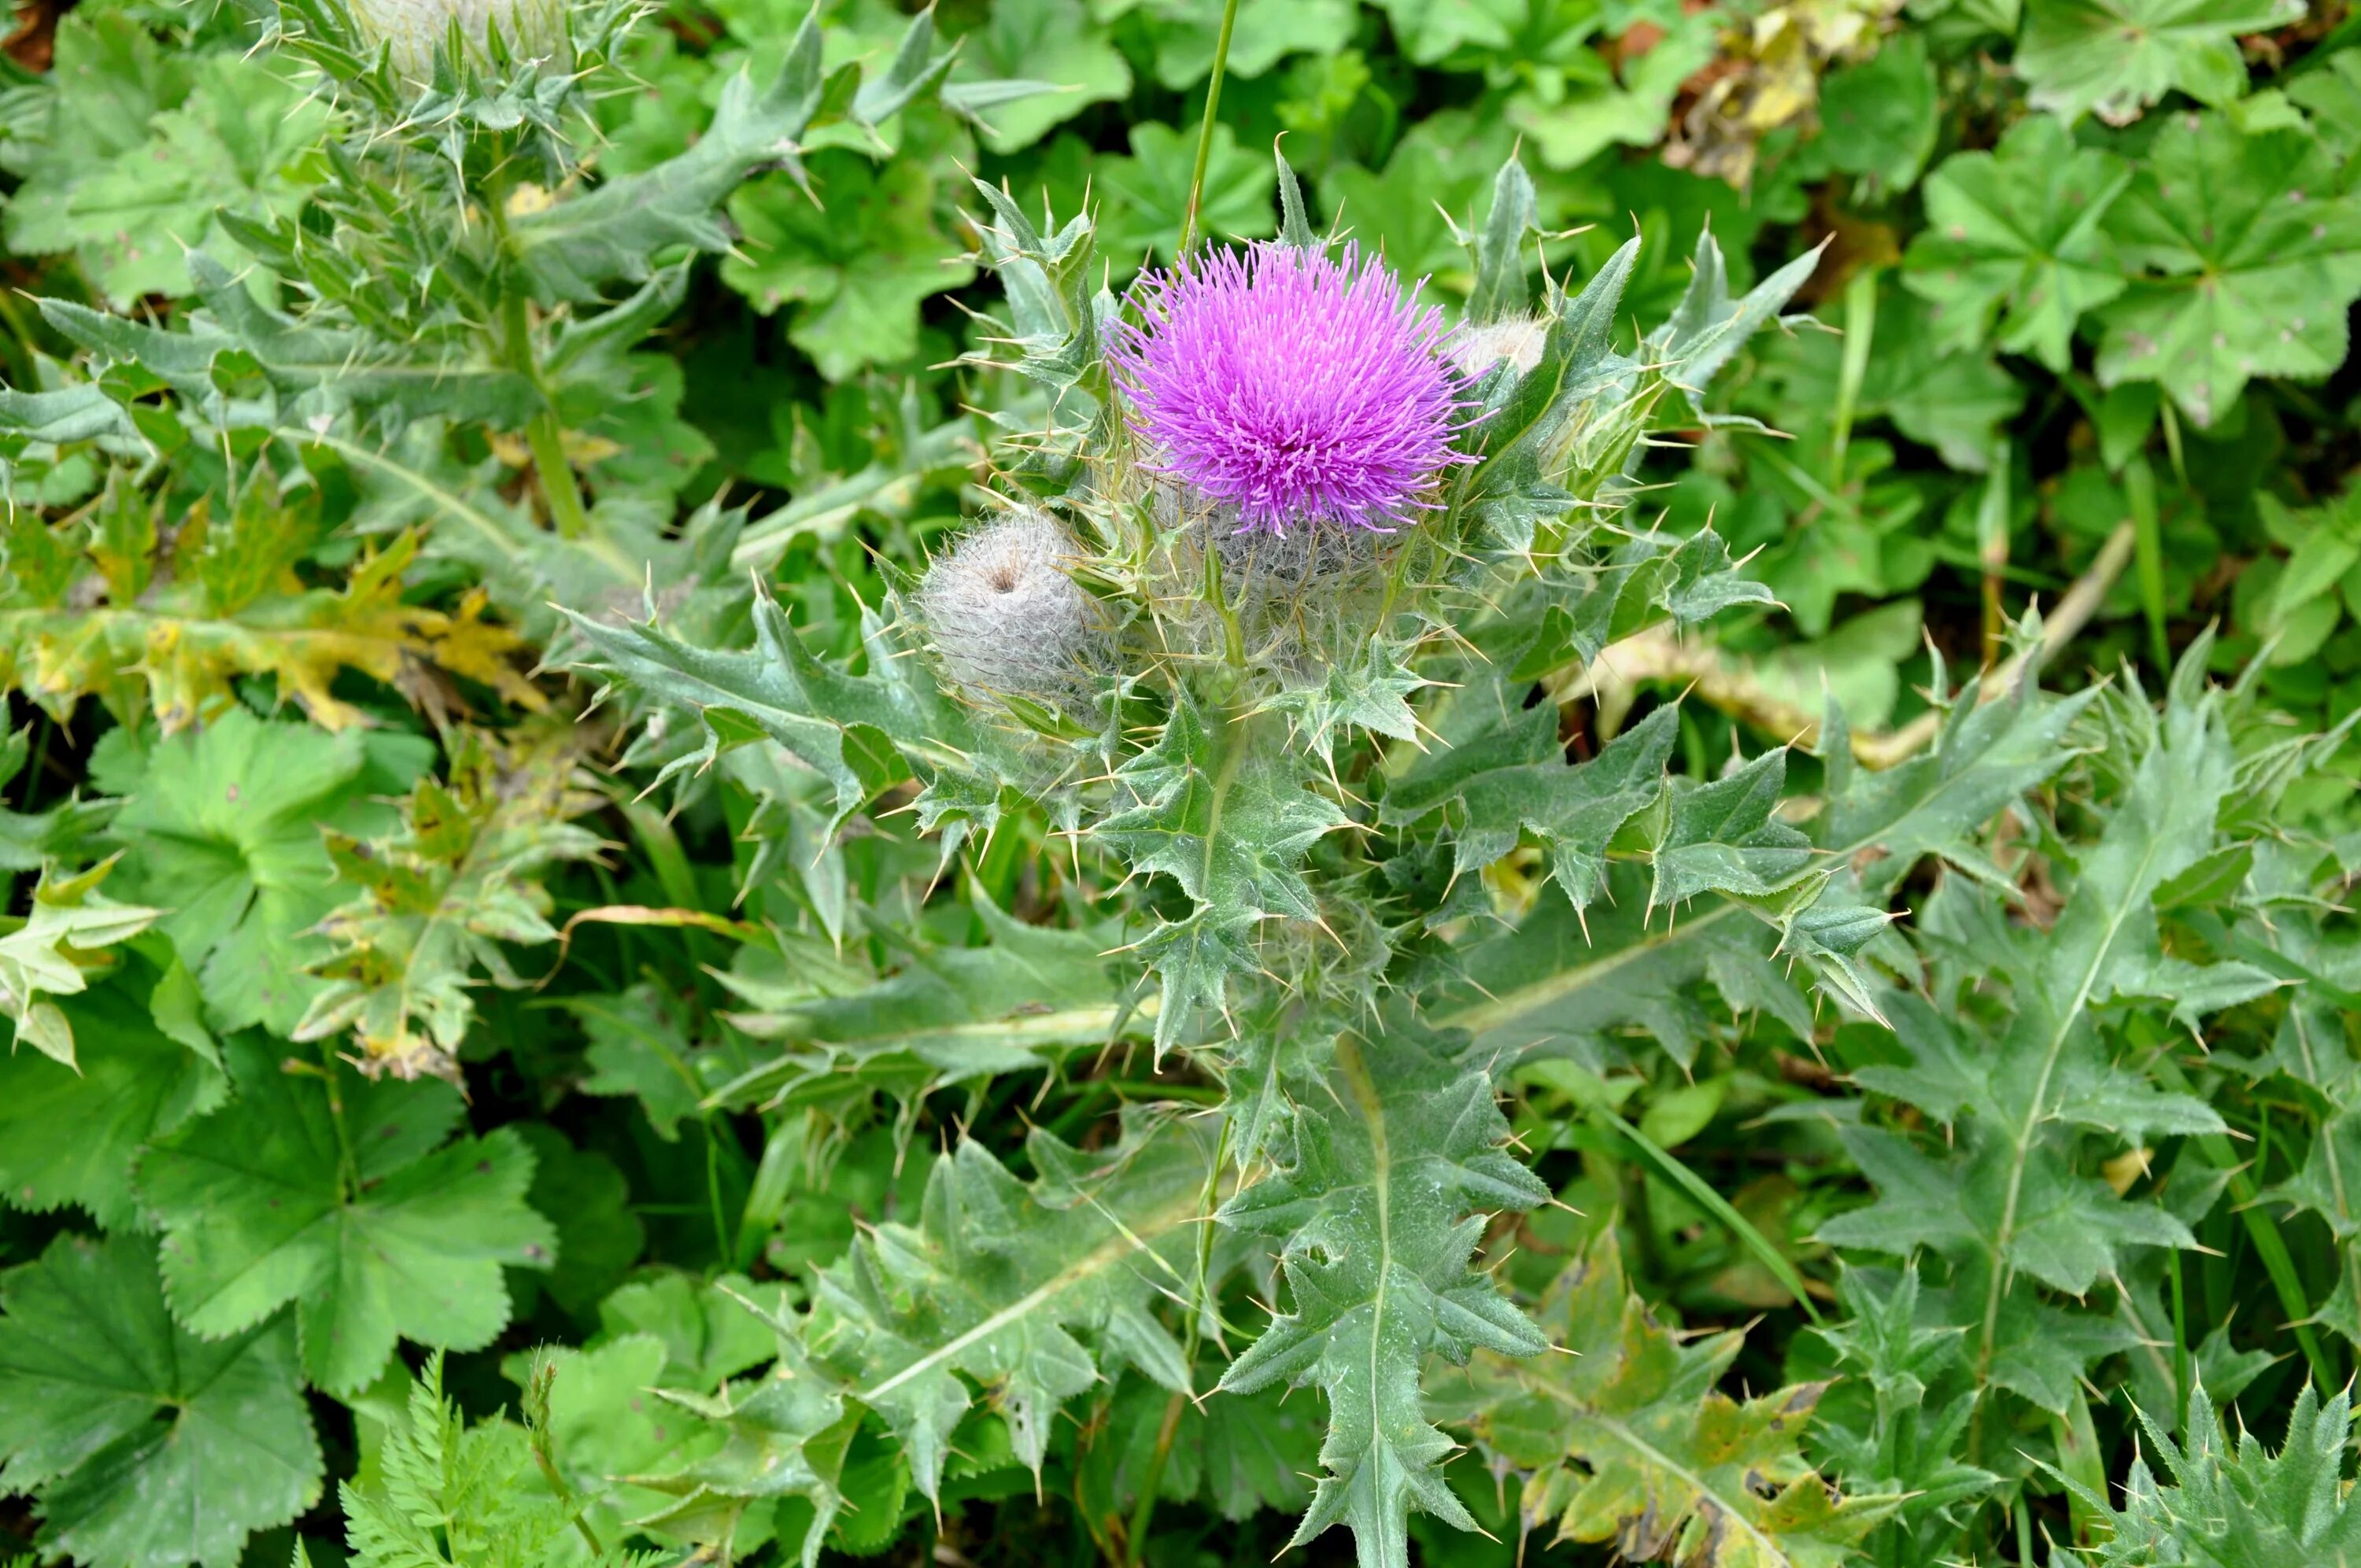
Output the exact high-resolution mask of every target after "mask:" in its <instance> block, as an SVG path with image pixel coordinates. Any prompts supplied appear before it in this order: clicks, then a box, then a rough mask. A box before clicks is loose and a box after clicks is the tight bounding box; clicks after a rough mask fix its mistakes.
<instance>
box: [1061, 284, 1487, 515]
mask: <svg viewBox="0 0 2361 1568" xmlns="http://www.w3.org/2000/svg"><path fill="white" fill-rule="evenodd" d="M1418 292H1419V291H1418V290H1417V289H1416V288H1411V289H1409V290H1405V289H1404V288H1403V287H1402V286H1401V284H1400V281H1399V280H1396V279H1395V277H1394V275H1393V273H1392V272H1391V271H1390V270H1389V269H1387V267H1386V265H1385V263H1384V262H1382V261H1380V260H1378V259H1377V258H1366V259H1365V258H1362V257H1361V256H1360V255H1359V253H1358V252H1357V251H1356V250H1354V249H1353V248H1351V247H1346V248H1345V251H1344V253H1343V255H1342V256H1341V257H1337V256H1331V255H1329V254H1328V253H1327V252H1326V251H1324V250H1313V251H1299V250H1295V249H1292V248H1290V247H1286V246H1280V245H1258V246H1256V247H1253V248H1252V249H1251V250H1248V251H1246V252H1245V253H1244V254H1241V253H1239V252H1236V251H1230V250H1217V251H1213V252H1209V253H1201V254H1199V255H1197V256H1193V257H1191V258H1187V259H1185V260H1183V261H1182V262H1181V263H1180V265H1179V266H1178V267H1176V268H1175V269H1172V270H1171V271H1170V272H1152V273H1148V274H1147V275H1145V276H1144V277H1143V278H1142V279H1141V280H1140V281H1139V283H1138V284H1137V285H1135V289H1134V294H1133V298H1134V301H1135V302H1136V303H1137V305H1138V307H1139V311H1140V314H1141V316H1142V318H1143V322H1142V323H1137V324H1136V323H1131V322H1128V321H1125V322H1118V323H1116V324H1115V328H1114V329H1113V331H1112V332H1111V333H1110V334H1109V342H1108V354H1107V357H1108V363H1109V364H1110V366H1111V367H1113V369H1114V372H1115V380H1116V382H1117V384H1118V385H1119V386H1120V387H1121V389H1122V390H1123V395H1124V400H1125V403H1126V414H1127V416H1128V418H1129V421H1130V423H1131V426H1132V429H1133V431H1134V432H1135V433H1137V435H1138V436H1139V437H1140V439H1141V440H1142V441H1143V442H1144V443H1145V444H1146V445H1147V446H1148V466H1149V467H1150V468H1152V469H1154V470H1156V471H1158V472H1160V473H1162V474H1165V475H1167V476H1169V477H1170V478H1171V479H1172V480H1173V481H1175V482H1176V483H1178V484H1180V485H1181V486H1183V487H1184V488H1187V489H1189V490H1190V491H1191V492H1193V493H1194V495H1196V496H1197V497H1199V498H1202V499H1203V500H1205V501H1206V502H1209V503H1211V504H1213V505H1216V506H1228V507H1234V508H1235V509H1236V510H1237V515H1238V526H1239V528H1240V529H1241V530H1242V531H1246V532H1268V533H1281V534H1283V533H1285V532H1288V531H1290V530H1291V529H1296V528H1305V527H1320V526H1323V525H1327V526H1332V527H1334V526H1343V527H1351V528H1364V529H1375V530H1385V529H1392V528H1398V527H1400V526H1402V525H1403V524H1406V523H1409V522H1411V521H1415V520H1416V518H1417V516H1418V514H1419V513H1420V512H1421V511H1423V510H1428V509H1429V508H1431V507H1433V505H1434V504H1435V502H1434V492H1435V489H1436V481H1437V480H1438V479H1439V478H1441V477H1442V475H1443V472H1444V469H1445V468H1446V467H1448V466H1450V465H1452V464H1454V463H1464V462H1466V461H1467V460H1468V459H1467V458H1466V455H1464V454H1462V453H1460V452H1459V451H1458V450H1457V449H1456V448H1455V445H1454V440H1455V436H1456V435H1457V434H1458V433H1459V431H1460V430H1461V429H1462V428H1463V426H1464V425H1465V423H1466V411H1467V403H1466V398H1465V396H1464V392H1465V389H1466V382H1465V380H1464V379H1463V378H1462V377H1461V376H1460V374H1459V372H1458V371H1457V369H1456V368H1455V367H1453V366H1452V365H1451V363H1450V362H1449V361H1448V360H1447V359H1445V358H1444V355H1443V352H1442V347H1443V342H1444V323H1443V313H1442V312H1441V311H1440V310H1439V309H1438V308H1436V307H1435V306H1433V305H1422V304H1421V303H1420V302H1419V297H1418Z"/></svg>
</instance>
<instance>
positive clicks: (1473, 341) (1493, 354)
mask: <svg viewBox="0 0 2361 1568" xmlns="http://www.w3.org/2000/svg"><path fill="white" fill-rule="evenodd" d="M1548 341H1549V323H1547V322H1545V321H1543V320H1542V319H1541V318H1540V317H1539V316H1506V317H1503V318H1502V319H1501V320H1499V321H1496V322H1490V323H1486V324H1485V325H1483V326H1471V327H1468V328H1466V329H1465V330H1463V331H1462V332H1460V334H1458V335H1457V336H1455V337H1454V338H1453V339H1452V340H1451V343H1450V350H1449V351H1450V354H1451V358H1452V362H1453V363H1454V364H1455V365H1457V366H1458V367H1459V368H1460V369H1462V370H1464V371H1466V373H1467V375H1468V376H1469V377H1470V378H1473V377H1477V376H1481V375H1482V374H1484V372H1485V371H1487V370H1489V369H1490V368H1491V367H1493V366H1495V365H1498V364H1499V362H1500V361H1501V360H1503V359H1505V360H1507V361H1508V362H1509V363H1510V365H1513V366H1515V367H1516V369H1517V374H1518V375H1520V376H1522V375H1524V374H1526V373H1527V372H1528V371H1530V370H1532V367H1534V366H1536V365H1538V364H1540V363H1541V362H1542V345H1543V344H1545V343H1547V342H1548Z"/></svg>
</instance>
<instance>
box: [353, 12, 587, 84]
mask: <svg viewBox="0 0 2361 1568" xmlns="http://www.w3.org/2000/svg"><path fill="white" fill-rule="evenodd" d="M351 5H352V16H353V26H354V27H355V29H356V30H357V31H358V32H359V34H360V36H361V41H362V42H363V43H364V44H366V45H368V47H370V48H372V49H373V48H375V47H376V46H378V45H379V44H383V45H385V46H386V47H387V49H388V50H389V52H390V54H391V55H392V58H393V69H394V72H395V74H396V75H398V76H400V77H401V78H402V79H403V80H404V81H408V82H424V81H426V80H427V79H429V78H430V77H432V76H433V75H434V56H435V52H436V51H437V50H438V49H441V48H442V47H443V45H444V42H445V38H448V36H449V34H450V29H451V25H452V24H453V23H454V22H456V23H457V24H458V26H459V35H460V37H461V38H464V39H465V40H466V42H467V49H468V51H469V52H470V53H471V54H472V55H474V56H476V57H477V58H478V59H479V60H480V59H482V58H485V57H486V56H487V55H488V54H489V50H490V47H491V45H490V34H491V30H492V29H493V28H494V27H498V28H499V29H500V38H502V39H503V40H504V41H505V42H506V43H507V45H508V49H509V52H510V53H511V55H514V56H516V57H517V58H519V59H522V60H544V61H547V62H550V63H551V64H553V65H554V66H555V69H557V70H560V71H570V70H572V69H573V63H574V51H573V49H572V47H571V45H570V44H569V43H568V41H567V38H566V0H351Z"/></svg>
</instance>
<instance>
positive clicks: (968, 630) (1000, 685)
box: [918, 511, 1099, 697]
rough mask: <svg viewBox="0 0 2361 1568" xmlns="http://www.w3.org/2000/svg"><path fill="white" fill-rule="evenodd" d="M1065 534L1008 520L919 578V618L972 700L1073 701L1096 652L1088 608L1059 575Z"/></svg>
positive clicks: (1040, 519) (991, 525)
mask: <svg viewBox="0 0 2361 1568" xmlns="http://www.w3.org/2000/svg"><path fill="white" fill-rule="evenodd" d="M1074 553H1075V552H1074V542H1073V540H1072V539H1071V537H1069V536H1068V534H1067V532H1066V531H1065V530H1064V529H1063V528H1061V527H1060V526H1059V525H1058V524H1057V523H1056V522H1055V521H1052V520H1050V519H1049V517H1047V516H1045V515H1043V514H1042V513H1040V512H1038V511H1016V512H1010V513H1008V514H1007V515H1006V516H1004V517H1002V518H999V519H997V520H996V521H991V522H987V523H985V524H984V525H983V526H982V527H981V528H978V529H976V530H975V531H973V532H971V533H969V534H968V535H967V537H965V538H964V539H961V541H960V542H959V544H958V545H957V547H956V548H954V549H953V550H952V551H951V553H950V554H948V555H946V556H944V557H943V558H942V559H941V560H939V561H937V562H936V563H935V564H934V565H933V566H932V567H930V568H928V572H927V576H926V580H925V581H924V582H923V583H921V584H920V585H919V587H918V615H919V618H920V620H923V621H924V622H925V624H926V629H927V632H928V635H929V636H930V637H931V638H932V639H933V640H934V645H935V652H937V653H939V654H940V655H941V657H942V661H943V665H944V667H945V668H946V669H947V670H948V671H949V672H950V676H951V678H952V679H953V680H955V681H957V682H958V683H959V684H960V685H963V686H966V687H968V688H969V689H971V690H972V691H979V692H1018V693H1023V694H1026V695H1029V696H1051V697H1055V696H1070V695H1072V694H1073V693H1074V692H1075V691H1076V690H1077V688H1078V687H1079V686H1080V685H1082V677H1083V675H1084V674H1085V673H1086V670H1087V667H1088V665H1089V663H1090V662H1091V655H1092V654H1093V652H1096V650H1097V647H1098V643H1099V626H1098V618H1097V615H1096V613H1095V611H1096V606H1095V605H1094V604H1093V601H1092V598H1091V596H1090V595H1088V594H1086V593H1084V592H1083V591H1082V589H1081V588H1080V587H1076V586H1075V584H1074V580H1073V579H1072V578H1071V577H1070V576H1067V575H1066V568H1065V563H1066V562H1068V561H1070V560H1071V559H1072V558H1073V556H1074Z"/></svg>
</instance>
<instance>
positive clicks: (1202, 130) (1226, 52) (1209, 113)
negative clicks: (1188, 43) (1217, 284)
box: [1173, 0, 1238, 256]
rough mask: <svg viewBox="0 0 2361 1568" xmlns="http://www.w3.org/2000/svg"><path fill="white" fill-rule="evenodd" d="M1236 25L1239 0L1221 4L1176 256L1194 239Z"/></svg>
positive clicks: (1185, 253)
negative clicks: (1211, 66) (1220, 28)
mask: <svg viewBox="0 0 2361 1568" xmlns="http://www.w3.org/2000/svg"><path fill="white" fill-rule="evenodd" d="M1237 25H1238V0H1226V4H1224V5H1223V6H1222V30H1221V32H1220V33H1219V34H1217V35H1216V36H1215V37H1214V38H1213V78H1212V79H1211V80H1210V81H1208V82H1206V83H1205V122H1204V124H1203V125H1202V126H1198V127H1197V167H1196V168H1195V170H1192V171H1191V173H1190V176H1189V205H1188V208H1187V210H1186V211H1184V212H1183V213H1182V214H1181V215H1180V245H1179V246H1178V247H1176V248H1175V249H1174V251H1173V254H1174V255H1176V256H1186V255H1188V254H1189V247H1191V246H1192V245H1194V244H1196V243H1197V208H1198V205H1199V203H1202V201H1203V200H1204V196H1205V166H1206V164H1208V163H1209V162H1211V161H1212V160H1213V118H1214V111H1215V110H1217V109H1219V108H1220V107H1221V106H1222V73H1223V71H1224V70H1225V69H1226V68H1227V67H1228V65H1229V63H1230V34H1231V33H1232V32H1233V31H1234V30H1235V28H1236V27H1237Z"/></svg>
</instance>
